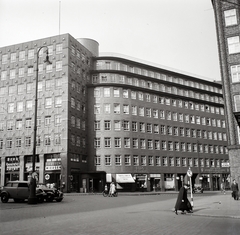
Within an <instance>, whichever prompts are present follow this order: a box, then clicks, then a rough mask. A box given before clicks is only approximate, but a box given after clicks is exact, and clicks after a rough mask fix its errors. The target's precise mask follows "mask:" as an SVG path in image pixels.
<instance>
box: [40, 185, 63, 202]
mask: <svg viewBox="0 0 240 235" xmlns="http://www.w3.org/2000/svg"><path fill="white" fill-rule="evenodd" d="M37 189H41V190H43V191H44V192H45V197H44V199H45V200H46V201H47V202H52V201H54V200H56V201H57V202H61V201H62V200H63V192H61V191H60V190H58V189H57V188H55V187H54V186H53V185H50V184H49V185H45V184H38V185H37Z"/></svg>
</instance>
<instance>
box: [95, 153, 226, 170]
mask: <svg viewBox="0 0 240 235" xmlns="http://www.w3.org/2000/svg"><path fill="white" fill-rule="evenodd" d="M224 162H225V161H224V160H223V159H209V158H205V159H204V158H200V159H198V158H186V157H171V156H169V157H167V156H146V155H141V156H138V155H133V156H131V155H128V154H126V155H123V156H122V155H120V154H117V155H114V156H111V155H104V156H101V155H96V156H95V165H96V166H101V165H104V166H132V165H133V166H171V167H174V166H176V167H198V166H200V167H220V164H221V163H224Z"/></svg>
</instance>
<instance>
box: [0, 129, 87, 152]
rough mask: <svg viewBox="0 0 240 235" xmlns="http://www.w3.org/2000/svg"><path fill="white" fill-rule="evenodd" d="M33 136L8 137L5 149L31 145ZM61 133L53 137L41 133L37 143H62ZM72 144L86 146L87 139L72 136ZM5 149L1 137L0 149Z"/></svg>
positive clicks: (46, 144)
mask: <svg viewBox="0 0 240 235" xmlns="http://www.w3.org/2000/svg"><path fill="white" fill-rule="evenodd" d="M32 141H33V139H32V137H31V136H25V137H16V138H15V139H13V138H6V141H5V149H13V148H21V147H31V146H32V144H33V143H32ZM61 141H62V138H61V134H60V133H55V134H54V136H53V137H52V136H51V134H45V135H44V136H43V137H41V136H40V135H37V137H36V145H37V146H41V144H43V145H44V146H51V145H55V146H57V145H61ZM71 144H72V145H73V146H77V147H82V148H86V139H85V138H81V137H80V136H75V135H72V136H71ZM3 149H4V139H0V150H3Z"/></svg>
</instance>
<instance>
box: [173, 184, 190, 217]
mask: <svg viewBox="0 0 240 235" xmlns="http://www.w3.org/2000/svg"><path fill="white" fill-rule="evenodd" d="M187 189H188V185H187V184H184V185H183V187H181V188H180V191H179V193H178V198H177V201H176V204H175V214H176V215H177V214H178V213H177V211H178V210H180V211H182V212H181V214H184V211H185V210H186V211H187V212H188V213H192V206H191V204H190V202H189V200H188V198H187Z"/></svg>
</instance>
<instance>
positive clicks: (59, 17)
mask: <svg viewBox="0 0 240 235" xmlns="http://www.w3.org/2000/svg"><path fill="white" fill-rule="evenodd" d="M60 28H61V1H59V35H60Z"/></svg>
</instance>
